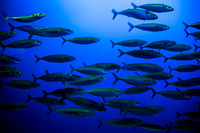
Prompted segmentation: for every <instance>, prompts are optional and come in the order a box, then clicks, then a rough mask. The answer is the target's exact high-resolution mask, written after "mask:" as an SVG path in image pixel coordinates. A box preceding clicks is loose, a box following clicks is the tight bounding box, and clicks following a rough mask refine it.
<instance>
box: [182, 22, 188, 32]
mask: <svg viewBox="0 0 200 133" xmlns="http://www.w3.org/2000/svg"><path fill="white" fill-rule="evenodd" d="M183 24H184V25H185V29H184V30H186V29H187V28H188V27H189V25H187V24H186V23H185V22H183Z"/></svg>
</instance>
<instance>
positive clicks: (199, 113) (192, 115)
mask: <svg viewBox="0 0 200 133" xmlns="http://www.w3.org/2000/svg"><path fill="white" fill-rule="evenodd" d="M176 114H177V116H176V119H177V118H179V117H180V116H185V117H189V118H194V119H200V111H193V112H187V113H183V114H181V113H179V112H178V111H176Z"/></svg>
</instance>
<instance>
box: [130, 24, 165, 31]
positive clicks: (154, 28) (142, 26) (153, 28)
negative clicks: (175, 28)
mask: <svg viewBox="0 0 200 133" xmlns="http://www.w3.org/2000/svg"><path fill="white" fill-rule="evenodd" d="M128 25H129V26H130V28H129V32H130V31H131V30H132V29H133V28H138V29H141V30H145V31H153V32H158V31H164V30H168V29H169V26H167V25H164V24H158V23H145V24H139V25H133V24H132V23H130V22H128Z"/></svg>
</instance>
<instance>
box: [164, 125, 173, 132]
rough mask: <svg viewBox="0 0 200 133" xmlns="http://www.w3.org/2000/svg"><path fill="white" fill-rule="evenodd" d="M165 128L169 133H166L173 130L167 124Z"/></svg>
mask: <svg viewBox="0 0 200 133" xmlns="http://www.w3.org/2000/svg"><path fill="white" fill-rule="evenodd" d="M165 126H166V127H167V132H166V133H168V132H169V131H170V130H171V129H172V127H171V126H169V125H167V124H165Z"/></svg>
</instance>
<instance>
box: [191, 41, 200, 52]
mask: <svg viewBox="0 0 200 133" xmlns="http://www.w3.org/2000/svg"><path fill="white" fill-rule="evenodd" d="M193 45H194V47H195V49H194V51H195V52H196V51H197V49H198V48H200V47H199V46H197V45H196V44H195V43H193Z"/></svg>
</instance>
